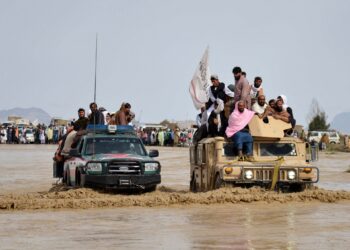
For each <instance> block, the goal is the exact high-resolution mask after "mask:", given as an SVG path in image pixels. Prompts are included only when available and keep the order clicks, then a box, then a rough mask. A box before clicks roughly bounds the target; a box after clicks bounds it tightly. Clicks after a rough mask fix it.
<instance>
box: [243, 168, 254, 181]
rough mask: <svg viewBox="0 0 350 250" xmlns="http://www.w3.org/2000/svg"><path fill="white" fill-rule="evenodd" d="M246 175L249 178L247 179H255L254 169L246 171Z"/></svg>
mask: <svg viewBox="0 0 350 250" xmlns="http://www.w3.org/2000/svg"><path fill="white" fill-rule="evenodd" d="M244 177H245V178H246V179H247V180H251V179H253V171H252V170H247V171H245V172H244Z"/></svg>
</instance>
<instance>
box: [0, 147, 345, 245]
mask: <svg viewBox="0 0 350 250" xmlns="http://www.w3.org/2000/svg"><path fill="white" fill-rule="evenodd" d="M54 149H55V146H41V145H0V159H1V163H0V171H1V175H0V190H1V191H0V203H1V202H2V201H3V200H4V199H8V198H9V197H10V196H11V195H12V196H13V197H17V198H18V199H26V200H27V201H30V200H32V201H33V200H34V201H35V202H38V204H40V202H42V204H43V207H35V206H36V205H37V204H35V202H34V204H32V205H33V207H32V208H30V206H29V207H26V210H18V211H13V210H11V209H10V210H7V209H5V210H0V224H1V225H2V226H1V227H0V242H1V244H0V249H62V248H64V249H66V248H76V249H102V248H109V249H125V248H129V249H140V248H145V249H150V248H152V249H193V248H198V249H203V248H213V249H218V248H219V249H220V248H221V249H348V246H350V213H349V210H350V196H349V192H337V191H326V190H323V189H319V190H314V191H310V192H309V193H307V192H303V193H302V194H288V195H287V194H281V195H282V196H281V195H280V194H274V193H270V192H265V191H262V190H258V189H257V190H255V189H253V190H240V191H232V190H231V189H222V190H219V191H215V192H212V193H206V194H190V193H188V192H187V190H188V181H189V163H188V150H187V149H185V148H176V149H173V148H160V158H159V160H160V161H161V163H162V166H163V169H162V186H163V187H162V188H161V189H160V190H158V191H157V192H155V193H151V194H146V195H143V196H142V197H141V198H140V197H139V198H137V197H134V196H130V195H129V196H125V195H124V196H123V195H115V194H101V193H98V192H95V191H92V190H89V189H83V190H69V191H67V192H62V193H61V192H58V194H56V193H55V192H52V193H47V191H48V190H49V189H50V188H51V187H52V182H53V179H52V178H51V175H52V169H51V157H52V152H53V151H54ZM349 156H350V155H349V154H345V153H335V154H321V159H320V161H319V162H318V165H319V166H320V170H321V180H320V183H319V184H318V186H319V187H321V188H326V189H331V190H340V189H342V190H347V191H350V188H349V183H350V174H349V173H346V172H345V171H346V170H347V169H348V168H349V165H350V162H349V159H350V157H349ZM60 193H61V194H60ZM1 200H2V201H1ZM96 201H98V202H97V203H96ZM135 201H136V203H137V202H138V203H137V204H136V205H135V204H133V202H135ZM50 202H51V204H53V206H49V207H48V208H50V209H46V208H45V204H48V203H50ZM60 202H62V204H65V203H64V202H68V203H67V204H70V205H72V206H68V207H73V208H74V209H55V207H56V208H57V207H60V204H61V203H60ZM29 203H30V202H29ZM19 204H26V205H28V202H25V203H19ZM62 204H61V205H62ZM84 204H85V205H86V204H88V205H87V206H86V207H89V208H90V209H81V208H84ZM91 204H93V205H91ZM94 206H95V207H107V208H93V207H94ZM28 208H29V209H28ZM36 208H41V209H40V210H35V209H36ZM42 208H44V209H42Z"/></svg>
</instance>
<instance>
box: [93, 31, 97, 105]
mask: <svg viewBox="0 0 350 250" xmlns="http://www.w3.org/2000/svg"><path fill="white" fill-rule="evenodd" d="M97 42H98V34H97V33H96V49H95V82H94V84H95V85H94V102H96V83H97Z"/></svg>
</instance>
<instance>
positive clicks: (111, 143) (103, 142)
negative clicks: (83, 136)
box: [85, 137, 146, 156]
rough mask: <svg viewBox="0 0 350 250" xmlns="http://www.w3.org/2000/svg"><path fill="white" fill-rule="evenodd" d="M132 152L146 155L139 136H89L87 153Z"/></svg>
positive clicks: (132, 153)
mask: <svg viewBox="0 0 350 250" xmlns="http://www.w3.org/2000/svg"><path fill="white" fill-rule="evenodd" d="M92 154H131V155H141V156H145V155H146V151H145V150H144V147H143V146H142V144H141V141H140V139H138V138H116V137H110V138H88V139H87V141H86V147H85V155H92Z"/></svg>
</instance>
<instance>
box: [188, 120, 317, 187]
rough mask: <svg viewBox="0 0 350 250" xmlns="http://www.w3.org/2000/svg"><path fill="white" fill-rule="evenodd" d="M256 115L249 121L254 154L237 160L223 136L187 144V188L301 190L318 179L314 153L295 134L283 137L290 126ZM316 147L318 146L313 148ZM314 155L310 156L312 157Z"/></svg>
mask: <svg viewBox="0 0 350 250" xmlns="http://www.w3.org/2000/svg"><path fill="white" fill-rule="evenodd" d="M268 118H269V121H268V123H264V122H263V121H262V120H261V119H259V118H258V117H257V116H255V117H254V118H253V119H252V120H251V122H250V123H249V130H250V133H251V135H252V136H253V139H254V142H253V157H251V158H250V159H247V160H243V161H240V160H238V156H237V155H236V152H235V150H234V148H233V145H232V142H229V141H226V140H225V139H224V138H223V137H215V138H204V139H202V140H201V141H199V143H198V144H197V145H193V146H191V147H190V164H191V171H190V178H191V179H190V190H191V191H193V192H197V191H208V190H213V189H217V188H220V187H222V186H226V185H232V186H243V187H251V186H261V187H265V188H269V189H273V190H277V189H279V190H282V191H302V190H304V189H305V188H306V187H308V186H310V185H312V184H313V183H316V182H318V180H319V170H318V168H317V167H315V166H313V165H311V163H310V162H311V158H314V159H313V160H315V158H317V154H316V153H317V152H312V153H311V152H310V151H311V149H312V148H311V146H310V145H308V144H307V143H305V142H304V141H302V140H301V139H299V138H295V137H284V132H283V131H284V130H286V129H289V128H290V125H289V124H287V123H285V122H283V121H280V120H276V119H274V118H273V117H268ZM313 150H317V148H313ZM312 156H313V157H312Z"/></svg>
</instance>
